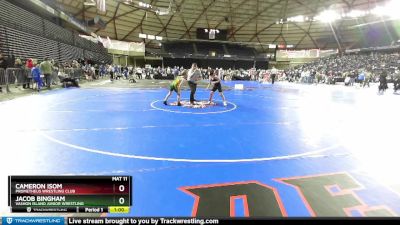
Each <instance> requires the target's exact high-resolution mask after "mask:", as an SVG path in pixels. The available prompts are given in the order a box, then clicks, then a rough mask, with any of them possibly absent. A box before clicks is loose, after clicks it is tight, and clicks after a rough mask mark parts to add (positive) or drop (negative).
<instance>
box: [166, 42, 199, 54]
mask: <svg viewBox="0 0 400 225" xmlns="http://www.w3.org/2000/svg"><path fill="white" fill-rule="evenodd" d="M164 50H165V52H166V53H173V54H176V55H182V56H183V55H189V54H194V49H193V44H192V43H189V42H170V43H165V44H164Z"/></svg>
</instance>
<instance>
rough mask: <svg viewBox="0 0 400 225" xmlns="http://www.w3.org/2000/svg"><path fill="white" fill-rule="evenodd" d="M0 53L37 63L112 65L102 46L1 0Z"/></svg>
mask: <svg viewBox="0 0 400 225" xmlns="http://www.w3.org/2000/svg"><path fill="white" fill-rule="evenodd" d="M0 51H1V52H3V53H6V54H13V55H14V56H15V57H19V58H36V59H39V60H42V59H43V58H45V57H49V58H52V59H54V60H56V61H60V62H65V61H70V60H71V59H77V58H84V57H91V58H90V59H91V60H92V61H95V62H104V63H111V62H112V58H111V56H110V55H108V52H107V49H105V48H104V47H103V46H101V45H99V44H96V43H94V42H91V41H89V40H86V39H84V38H81V37H79V36H78V35H77V34H74V33H73V32H72V31H69V30H67V29H65V28H63V27H61V26H58V25H56V24H54V23H52V22H50V21H47V20H45V19H43V18H41V17H39V16H37V15H35V14H33V13H31V12H28V11H26V10H24V9H21V8H19V7H18V6H15V5H13V4H12V3H10V2H8V1H5V0H0Z"/></svg>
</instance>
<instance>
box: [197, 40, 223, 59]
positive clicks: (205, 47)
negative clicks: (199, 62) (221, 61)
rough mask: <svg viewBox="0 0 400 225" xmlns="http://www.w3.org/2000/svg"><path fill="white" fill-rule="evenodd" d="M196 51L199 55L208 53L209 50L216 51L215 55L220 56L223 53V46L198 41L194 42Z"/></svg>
mask: <svg viewBox="0 0 400 225" xmlns="http://www.w3.org/2000/svg"><path fill="white" fill-rule="evenodd" d="M196 46H197V53H198V54H201V55H209V53H210V52H211V51H214V52H216V56H218V55H219V56H222V55H224V54H225V52H224V47H223V45H222V44H220V43H207V42H199V43H196Z"/></svg>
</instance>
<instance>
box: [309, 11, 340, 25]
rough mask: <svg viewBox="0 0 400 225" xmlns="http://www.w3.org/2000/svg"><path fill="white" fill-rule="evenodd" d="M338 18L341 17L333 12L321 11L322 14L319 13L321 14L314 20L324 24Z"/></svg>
mask: <svg viewBox="0 0 400 225" xmlns="http://www.w3.org/2000/svg"><path fill="white" fill-rule="evenodd" d="M340 18H341V16H340V15H339V14H338V13H337V12H335V11H333V10H326V11H323V12H321V14H319V15H318V16H316V17H315V19H316V20H318V21H321V22H324V23H331V22H334V21H336V20H338V19H340Z"/></svg>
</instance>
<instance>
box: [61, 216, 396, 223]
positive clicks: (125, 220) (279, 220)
mask: <svg viewBox="0 0 400 225" xmlns="http://www.w3.org/2000/svg"><path fill="white" fill-rule="evenodd" d="M327 222H329V223H332V222H333V223H337V224H351V225H354V224H355V223H357V222H362V223H365V222H367V223H368V222H372V223H375V222H379V223H381V222H383V223H385V225H387V224H399V222H400V218H399V217H396V218H283V219H282V218H237V219H211V218H207V219H204V218H179V217H176V218H171V217H143V218H136V217H101V218H83V217H69V218H67V220H66V224H68V225H82V224H85V225H90V224H96V225H98V224H103V225H109V224H110V225H171V224H199V225H214V224H236V223H251V224H253V223H260V224H266V223H268V224H291V223H294V224H298V223H305V224H318V223H322V224H326V223H327Z"/></svg>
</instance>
